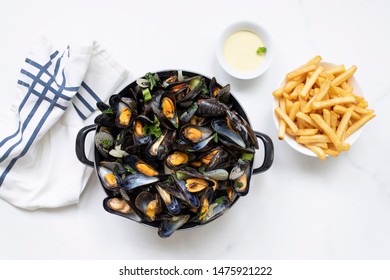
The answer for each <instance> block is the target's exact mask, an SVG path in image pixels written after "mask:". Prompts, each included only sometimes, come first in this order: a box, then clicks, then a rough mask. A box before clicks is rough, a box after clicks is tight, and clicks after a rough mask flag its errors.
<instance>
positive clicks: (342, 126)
mask: <svg viewBox="0 0 390 280" xmlns="http://www.w3.org/2000/svg"><path fill="white" fill-rule="evenodd" d="M354 108H355V107H354V106H352V107H349V108H348V109H347V111H346V112H345V113H344V115H343V117H342V119H341V121H340V124H339V126H338V127H337V130H336V136H337V137H338V138H339V139H343V135H344V132H345V131H346V129H347V126H348V122H349V120H350V118H351V116H352V112H353V109H354Z"/></svg>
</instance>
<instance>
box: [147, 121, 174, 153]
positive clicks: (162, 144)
mask: <svg viewBox="0 0 390 280" xmlns="http://www.w3.org/2000/svg"><path fill="white" fill-rule="evenodd" d="M175 139H176V131H175V130H169V129H167V130H165V131H163V132H162V134H161V135H160V136H159V137H158V138H156V139H155V140H154V141H153V142H151V143H150V144H149V146H148V147H147V148H146V153H145V154H146V156H147V157H148V158H150V159H152V160H156V159H157V160H164V158H165V157H166V156H167V155H168V154H169V152H170V151H171V150H172V147H173V145H174V143H175Z"/></svg>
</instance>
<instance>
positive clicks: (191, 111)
mask: <svg viewBox="0 0 390 280" xmlns="http://www.w3.org/2000/svg"><path fill="white" fill-rule="evenodd" d="M197 110H198V105H197V104H196V103H193V104H192V106H190V107H189V108H188V109H187V110H186V111H184V112H183V113H182V114H181V115H180V124H181V125H185V124H187V123H189V122H190V121H191V118H192V117H193V116H194V115H195V113H196V111H197Z"/></svg>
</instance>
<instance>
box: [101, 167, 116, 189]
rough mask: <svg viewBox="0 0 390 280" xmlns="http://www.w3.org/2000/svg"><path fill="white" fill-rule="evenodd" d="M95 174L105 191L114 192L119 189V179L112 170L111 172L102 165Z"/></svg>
mask: <svg viewBox="0 0 390 280" xmlns="http://www.w3.org/2000/svg"><path fill="white" fill-rule="evenodd" d="M97 172H98V175H99V177H100V180H101V181H102V183H103V186H104V187H105V188H106V189H108V190H110V191H114V190H116V189H117V188H118V187H119V184H120V177H119V176H118V175H117V174H115V171H114V170H111V169H109V168H107V167H105V166H103V165H102V166H99V167H98V171H97Z"/></svg>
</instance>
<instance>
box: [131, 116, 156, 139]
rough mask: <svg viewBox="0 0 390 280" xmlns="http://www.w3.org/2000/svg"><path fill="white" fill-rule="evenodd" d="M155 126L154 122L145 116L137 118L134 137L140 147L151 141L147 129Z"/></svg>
mask: <svg viewBox="0 0 390 280" xmlns="http://www.w3.org/2000/svg"><path fill="white" fill-rule="evenodd" d="M147 125H149V126H150V125H153V121H152V120H150V119H149V118H148V117H146V116H144V115H139V116H137V117H136V118H135V121H134V128H133V137H134V142H135V143H138V144H140V145H145V144H147V143H149V141H150V140H151V136H150V135H148V134H146V133H145V127H146V126H147Z"/></svg>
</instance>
